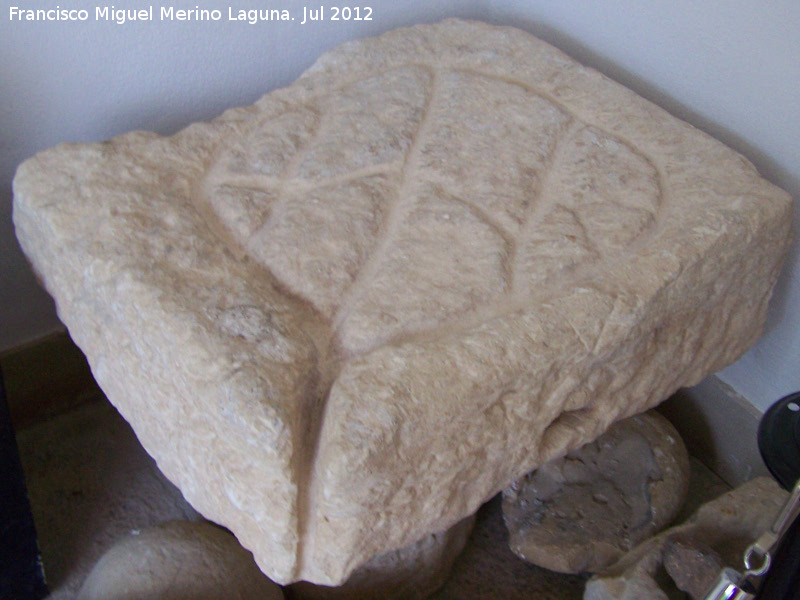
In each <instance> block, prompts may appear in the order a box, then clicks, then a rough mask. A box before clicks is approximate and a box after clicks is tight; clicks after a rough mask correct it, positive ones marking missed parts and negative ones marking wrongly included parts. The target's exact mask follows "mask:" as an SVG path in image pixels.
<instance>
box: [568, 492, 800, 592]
mask: <svg viewBox="0 0 800 600" xmlns="http://www.w3.org/2000/svg"><path fill="white" fill-rule="evenodd" d="M787 496H788V494H787V493H786V491H785V490H783V489H781V487H780V486H779V485H778V484H777V483H776V482H775V481H774V480H773V479H770V478H768V477H759V478H756V479H753V480H751V481H748V482H747V483H745V484H743V485H741V486H740V487H738V488H736V489H734V490H732V491H730V492H728V493H726V494H723V495H722V496H720V497H719V498H716V499H715V500H712V501H710V502H707V503H706V504H704V505H703V506H701V507H700V508H699V509H698V510H697V512H695V513H694V515H692V517H691V518H690V519H689V520H688V521H686V522H685V523H683V524H680V525H677V526H675V527H671V528H669V529H666V530H664V531H662V532H661V533H660V534H658V535H657V536H655V537H653V538H651V539H649V540H647V541H646V542H644V543H642V544H640V545H639V546H637V547H636V548H634V549H633V550H631V551H630V552H628V553H627V554H626V555H625V556H623V557H622V559H620V560H619V562H617V563H616V564H614V565H612V566H611V567H609V568H608V569H606V570H605V571H603V572H601V573H598V574H597V575H595V576H594V577H592V579H590V580H589V582H588V583H587V584H586V591H585V593H584V596H583V598H584V600H669V599H670V598H674V597H675V596H676V593H677V592H678V590H679V589H681V590H684V591H686V592H688V593H691V595H692V597H693V598H697V597H698V596H697V595H698V594H703V593H704V592H703V591H700V590H708V588H710V587H711V585H712V584H713V583H714V581H715V580H716V578H717V577H718V576H719V574H720V572H719V571H717V572H713V566H714V563H721V564H722V565H725V566H727V567H730V568H733V569H736V570H742V569H743V558H744V552H745V550H746V549H747V548H748V546H750V545H751V544H752V543H753V542H755V541H756V540H757V539H758V538H759V537H760V536H761V534H763V533H764V532H765V531H767V529H768V528H769V527H771V526H772V524H773V522H774V520H775V518H776V517H777V516H778V513H779V512H780V510H781V508H782V507H783V504H784V503H785V502H786V498H787ZM680 548H682V550H681V549H680ZM687 548H694V550H695V551H696V552H698V551H699V553H700V556H699V557H698V556H696V553H692V552H686V551H685V550H686V549H687ZM681 557H683V558H688V559H690V560H693V561H694V560H698V559H699V560H701V561H702V563H703V564H697V563H694V564H692V565H679V564H677V561H678V560H679V559H680V558H681ZM665 569H666V570H667V573H670V574H671V575H672V576H675V577H676V580H677V581H672V580H670V578H669V577H664V576H663V575H665V574H666V573H664V570H665Z"/></svg>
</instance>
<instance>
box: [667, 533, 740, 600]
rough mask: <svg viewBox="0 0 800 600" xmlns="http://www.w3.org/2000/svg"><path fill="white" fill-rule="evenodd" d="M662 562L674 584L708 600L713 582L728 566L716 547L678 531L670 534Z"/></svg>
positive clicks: (696, 597) (698, 597) (697, 598)
mask: <svg viewBox="0 0 800 600" xmlns="http://www.w3.org/2000/svg"><path fill="white" fill-rule="evenodd" d="M663 564H664V569H665V570H666V571H667V575H669V576H670V578H671V579H672V581H674V582H675V586H676V587H677V588H678V589H679V590H681V591H682V592H686V593H687V594H689V597H690V598H691V599H692V600H706V595H707V592H708V590H709V588H710V587H711V584H712V583H713V582H714V581H716V580H717V577H719V574H720V573H722V569H723V568H725V567H726V565H725V564H724V563H723V562H722V559H721V558H720V556H719V554H718V553H717V552H715V551H714V549H713V548H711V547H709V546H707V545H705V544H702V543H700V542H697V541H696V540H693V539H691V538H690V537H689V538H688V539H681V536H679V535H676V536H673V537H669V538H667V542H666V544H665V546H664V554H663ZM736 566H737V568H740V569H741V566H740V565H736Z"/></svg>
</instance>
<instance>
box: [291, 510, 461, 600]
mask: <svg viewBox="0 0 800 600" xmlns="http://www.w3.org/2000/svg"><path fill="white" fill-rule="evenodd" d="M474 525H475V516H474V515H473V516H471V517H467V518H466V519H463V520H461V521H459V522H458V523H456V524H455V525H453V526H452V527H451V528H450V529H448V530H447V531H442V532H438V533H431V534H430V535H426V536H425V537H424V538H422V539H421V540H420V541H418V542H416V543H415V544H411V545H410V546H406V547H405V548H401V549H400V550H393V551H391V552H386V553H384V554H380V555H378V556H376V557H375V558H373V559H372V560H370V561H369V562H367V563H366V564H364V565H361V566H360V567H359V568H358V569H356V570H355V571H354V572H353V574H352V575H350V578H349V579H348V580H347V581H346V582H345V583H344V584H343V585H340V586H336V587H330V586H322V585H315V584H311V583H307V582H304V581H301V582H299V583H296V584H294V585H292V586H290V588H289V590H290V596H291V599H292V600H376V599H378V598H380V599H381V600H424V599H425V598H427V597H428V596H430V595H431V594H432V593H433V592H435V591H436V590H437V589H439V588H440V587H441V586H442V585H443V584H444V582H445V581H447V578H448V577H449V575H450V571H451V569H452V568H453V564H454V563H455V561H456V559H457V558H458V556H459V554H461V551H462V550H463V549H464V545H465V544H466V543H467V540H468V539H469V536H470V533H472V528H473V527H474Z"/></svg>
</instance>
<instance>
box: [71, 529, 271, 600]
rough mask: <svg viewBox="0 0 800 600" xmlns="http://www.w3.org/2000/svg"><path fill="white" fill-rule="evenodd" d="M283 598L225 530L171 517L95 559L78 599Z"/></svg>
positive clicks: (223, 599)
mask: <svg viewBox="0 0 800 600" xmlns="http://www.w3.org/2000/svg"><path fill="white" fill-rule="evenodd" d="M189 598H191V599H192V600H283V591H282V590H281V588H280V587H279V586H278V585H277V584H275V583H274V582H272V581H270V580H269V579H268V578H267V577H266V575H264V574H263V573H262V572H261V571H260V570H259V568H258V566H257V565H256V563H255V561H254V560H253V555H252V554H250V553H249V552H248V551H247V550H245V549H244V548H242V547H241V546H240V545H239V542H238V541H237V540H236V538H235V537H234V536H233V535H231V534H230V533H229V532H227V531H225V530H224V529H222V528H220V527H217V526H216V525H214V524H212V523H206V522H203V521H169V522H167V523H163V524H161V525H158V526H155V527H148V528H147V529H143V530H141V531H136V532H132V533H131V534H130V535H127V536H125V537H123V538H122V539H120V540H119V541H118V542H117V543H116V544H115V545H114V546H112V547H111V549H109V550H108V552H106V553H105V554H104V555H103V557H102V558H101V559H100V560H99V561H98V562H97V564H96V565H95V566H94V568H93V569H92V571H91V572H90V573H89V576H88V577H87V578H86V581H85V582H84V584H83V587H82V588H81V590H80V592H79V593H78V597H77V600H187V599H189Z"/></svg>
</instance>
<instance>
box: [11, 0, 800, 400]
mask: <svg viewBox="0 0 800 600" xmlns="http://www.w3.org/2000/svg"><path fill="white" fill-rule="evenodd" d="M11 3H12V4H15V3H16V2H15V1H14V0H12V2H11ZM370 3H371V5H372V7H373V9H374V11H373V18H374V20H373V21H372V22H370V23H350V24H345V23H332V22H327V23H324V24H315V25H305V26H301V25H299V23H298V22H295V23H291V24H286V23H266V24H261V25H255V26H251V25H248V24H242V23H231V22H227V21H223V22H220V23H196V22H195V23H163V22H159V21H156V22H152V23H129V24H126V25H116V24H113V23H104V22H101V23H13V24H12V23H10V22H9V20H8V13H7V8H3V9H0V11H2V12H0V281H2V285H0V349H2V348H7V347H10V346H13V345H16V344H19V343H21V342H24V341H26V340H28V339H32V338H35V337H37V336H39V335H41V334H43V333H46V332H48V331H51V330H53V328H55V327H57V321H56V319H55V317H54V315H53V312H52V308H51V304H50V302H49V299H48V298H47V296H46V295H45V294H43V293H42V292H41V291H39V290H38V288H37V287H36V285H35V283H34V282H33V279H32V277H31V275H30V273H29V271H28V269H27V265H26V264H25V261H24V259H23V258H22V256H21V254H20V253H19V250H18V248H17V247H16V244H15V241H14V239H13V235H12V231H11V226H10V218H9V213H10V181H11V178H12V176H13V171H14V169H15V167H16V165H17V164H18V163H19V162H20V161H21V160H23V159H24V158H26V157H28V156H30V155H31V154H33V153H35V152H36V151H38V150H41V149H43V148H46V147H48V146H51V145H53V144H56V143H58V142H61V141H93V140H101V139H105V138H108V137H110V136H112V135H115V134H118V133H121V132H123V131H128V130H130V129H150V130H155V131H157V132H160V133H170V132H173V131H175V130H177V129H179V128H180V127H182V126H184V125H186V124H188V123H190V122H191V121H194V120H198V119H207V118H211V117H213V116H214V115H216V114H218V113H219V112H221V111H222V110H223V109H224V108H226V107H228V106H233V105H240V104H246V103H250V102H252V101H253V100H255V99H256V98H257V97H259V96H260V95H261V94H263V93H265V92H267V91H269V90H271V89H274V88H275V87H278V86H282V85H286V84H288V83H290V82H291V81H292V80H293V79H294V78H295V77H296V76H297V75H298V74H299V73H300V72H301V71H302V70H303V69H304V68H305V67H307V66H309V65H310V64H311V62H312V61H313V60H314V58H315V57H316V56H318V55H319V54H320V53H321V52H322V51H324V50H325V49H327V48H330V47H332V46H334V45H336V44H338V43H339V42H341V41H343V40H345V39H350V38H354V37H362V36H366V35H373V34H376V33H379V32H382V31H385V30H388V29H391V28H393V27H396V26H400V25H407V24H412V23H417V22H423V21H426V22H429V21H435V20H438V19H440V18H442V17H445V16H461V17H472V18H482V19H484V20H488V21H491V22H495V23H499V24H507V25H516V26H518V27H522V28H524V29H527V30H529V31H531V32H533V33H536V34H537V35H539V36H540V37H542V38H544V39H546V40H547V41H550V42H551V43H553V44H555V45H556V46H558V47H560V48H561V49H563V50H565V51H567V52H568V53H570V54H571V55H573V56H574V57H576V58H578V59H579V60H581V61H582V62H584V63H587V64H589V65H591V66H594V67H596V68H599V69H600V70H601V71H603V72H605V73H606V74H608V75H610V76H611V77H613V78H614V79H617V80H618V81H621V82H622V83H624V84H626V85H628V86H629V87H631V88H633V89H635V90H636V91H637V92H639V93H640V94H642V95H644V96H646V97H648V98H650V99H652V100H654V101H655V102H657V103H658V104H660V105H661V106H663V107H665V108H667V109H668V110H670V111H671V112H673V113H674V114H676V115H678V116H679V117H681V118H683V119H686V120H687V121H689V122H690V123H692V124H694V125H696V126H698V127H700V128H702V129H704V130H706V131H708V132H710V133H711V134H712V135H714V136H716V137H717V138H719V139H722V140H723V141H725V142H726V143H728V144H729V145H731V146H733V147H734V148H736V149H737V150H739V151H740V152H742V153H743V154H745V155H746V156H747V157H748V158H749V159H750V160H752V161H753V162H754V163H755V164H756V166H757V167H758V168H759V170H760V171H761V173H762V175H764V176H765V177H767V178H768V179H770V180H771V181H773V182H774V183H776V184H778V185H780V186H781V187H783V188H784V189H786V190H788V191H789V192H790V193H791V194H792V195H793V196H794V197H795V198H800V143H799V142H798V140H800V2H797V1H796V0H703V1H702V2H700V1H698V0H649V1H648V2H642V1H641V0H636V1H633V0H628V1H626V0H602V1H601V0H559V1H554V0H474V1H470V2H464V1H461V2H459V1H457V0H448V1H443V2H436V3H433V2H427V1H415V0H405V1H403V0H393V1H391V0H372V1H371V2H370ZM20 4H27V5H30V3H28V2H25V3H22V2H20ZM56 4H59V5H61V6H62V7H64V6H67V5H68V3H67V2H65V1H64V0H60V1H58V0H40V1H39V2H37V3H36V7H37V8H46V7H50V6H55V5H56ZM149 4H150V2H149V0H131V1H129V2H126V3H123V2H122V1H120V2H117V3H116V5H117V6H123V5H124V6H126V7H146V6H149ZM163 4H164V5H170V3H168V2H165V3H163ZM239 4H241V5H243V6H251V7H262V8H264V7H274V8H284V7H285V8H289V9H292V10H295V11H301V10H302V9H301V7H302V6H303V3H299V2H297V1H296V0H280V1H279V0H268V1H264V0H259V1H258V2H250V3H239ZM239 4H237V3H236V2H233V1H231V2H222V1H219V0H209V1H206V2H201V1H200V0H196V1H191V2H182V1H180V0H176V1H175V2H172V3H171V5H174V6H176V7H179V6H183V7H185V8H191V7H194V6H196V5H200V6H201V7H202V8H222V9H223V10H224V11H227V8H226V7H227V6H229V5H230V6H234V7H238V6H239ZM305 4H306V5H307V6H310V7H316V6H318V5H319V2H316V3H312V2H307V3H305ZM323 4H326V3H323ZM364 4H367V3H363V4H362V6H363V5H364ZM81 5H83V6H88V7H90V8H93V7H94V6H95V4H89V3H87V2H85V1H84V0H74V2H73V3H72V4H71V6H81ZM100 5H101V6H102V5H103V4H100ZM153 5H154V7H155V10H156V11H157V10H158V7H159V6H160V5H159V4H156V3H153ZM351 5H353V4H351ZM297 14H298V18H299V12H298V13H297ZM797 213H798V214H796V215H795V224H796V230H798V231H800V209H798V211H797ZM799 237H800V235H799ZM799 261H800V249H798V244H795V246H794V247H793V250H792V253H791V256H790V258H789V261H788V264H787V267H786V269H785V272H784V274H783V276H782V278H781V280H780V282H779V284H778V287H777V290H776V293H775V297H774V299H773V303H772V307H771V313H770V317H769V321H768V324H767V330H766V333H765V336H764V337H763V338H762V340H761V341H760V342H759V343H758V344H757V346H756V347H755V348H753V349H752V350H751V351H750V352H749V353H748V354H747V355H745V357H744V358H742V360H740V361H739V362H737V363H736V364H735V365H732V366H731V367H729V368H727V369H726V370H724V371H723V372H722V374H721V377H722V378H723V379H724V380H725V381H726V382H728V383H729V384H731V385H732V386H734V387H735V388H736V389H737V390H738V391H739V392H740V393H742V394H743V395H744V396H746V397H747V398H749V399H750V400H751V401H752V402H753V403H754V404H755V405H756V406H757V407H759V408H762V409H763V408H766V407H767V406H768V405H769V404H771V403H772V402H774V401H775V400H777V399H778V398H779V397H780V396H782V395H785V394H787V393H789V392H793V391H796V390H798V389H800V364H798V362H800V361H799V360H798V359H800V321H798V320H797V319H795V317H794V315H796V314H798V312H800V271H798V262H799Z"/></svg>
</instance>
